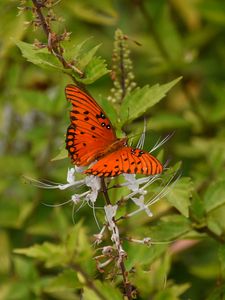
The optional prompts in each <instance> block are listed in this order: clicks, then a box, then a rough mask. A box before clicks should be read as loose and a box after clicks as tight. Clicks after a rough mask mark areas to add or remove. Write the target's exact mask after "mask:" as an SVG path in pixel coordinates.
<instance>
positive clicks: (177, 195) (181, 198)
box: [166, 177, 193, 217]
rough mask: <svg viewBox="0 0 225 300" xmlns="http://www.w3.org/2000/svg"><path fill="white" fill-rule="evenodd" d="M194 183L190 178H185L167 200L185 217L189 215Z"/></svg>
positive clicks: (172, 189) (176, 184)
mask: <svg viewBox="0 0 225 300" xmlns="http://www.w3.org/2000/svg"><path fill="white" fill-rule="evenodd" d="M192 191H193V183H192V181H191V179H190V178H189V177H183V178H180V179H178V181H177V182H176V183H175V184H174V186H173V187H172V188H171V190H170V192H169V193H168V194H167V195H166V199H167V200H168V201H169V203H170V204H172V205H173V206H174V207H176V209H177V210H179V212H181V213H182V214H183V215H184V216H185V217H188V215H189V206H190V197H191V196H192Z"/></svg>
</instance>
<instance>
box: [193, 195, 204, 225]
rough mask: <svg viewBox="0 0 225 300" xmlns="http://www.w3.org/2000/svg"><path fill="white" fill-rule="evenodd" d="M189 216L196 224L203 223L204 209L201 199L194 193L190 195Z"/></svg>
mask: <svg viewBox="0 0 225 300" xmlns="http://www.w3.org/2000/svg"><path fill="white" fill-rule="evenodd" d="M190 210H191V214H192V217H193V219H195V220H197V222H198V224H201V223H205V209H204V203H203V200H202V198H200V196H199V194H197V193H196V192H195V191H194V192H193V195H192V201H191V207H190Z"/></svg>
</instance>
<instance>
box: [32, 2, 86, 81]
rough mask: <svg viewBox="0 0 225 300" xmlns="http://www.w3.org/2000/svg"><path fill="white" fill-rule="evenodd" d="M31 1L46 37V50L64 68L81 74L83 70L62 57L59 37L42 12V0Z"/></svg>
mask: <svg viewBox="0 0 225 300" xmlns="http://www.w3.org/2000/svg"><path fill="white" fill-rule="evenodd" d="M32 2H33V5H34V8H35V12H36V14H37V17H38V19H39V22H40V24H41V27H42V28H43V31H44V33H45V35H46V37H47V40H48V50H49V51H50V52H51V53H52V54H53V55H54V56H56V57H57V58H58V60H59V61H60V62H61V63H62V65H63V67H64V68H65V69H72V70H74V71H75V72H77V73H78V74H79V75H80V76H83V72H82V71H81V70H79V69H78V68H77V67H75V66H74V65H72V64H71V63H69V62H67V61H66V60H65V58H64V57H63V48H62V47H61V45H60V37H59V36H58V35H57V34H56V33H55V32H53V31H52V30H51V28H50V25H49V23H48V22H47V20H46V18H45V17H44V15H43V13H42V8H43V7H45V5H44V4H43V3H42V1H37V0H32Z"/></svg>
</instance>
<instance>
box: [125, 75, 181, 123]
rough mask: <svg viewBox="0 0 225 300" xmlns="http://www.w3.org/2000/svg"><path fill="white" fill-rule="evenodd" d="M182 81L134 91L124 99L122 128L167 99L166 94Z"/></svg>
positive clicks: (178, 79) (176, 80)
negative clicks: (163, 99)
mask: <svg viewBox="0 0 225 300" xmlns="http://www.w3.org/2000/svg"><path fill="white" fill-rule="evenodd" d="M180 80H181V77H179V78H177V79H175V80H173V81H171V82H169V83H166V84H163V85H159V84H156V85H154V86H152V87H149V86H148V85H146V86H144V87H143V88H136V89H135V90H133V91H132V92H131V93H130V94H128V95H127V96H126V97H125V98H124V100H123V103H122V105H121V109H120V120H121V127H122V126H123V125H124V124H125V123H127V122H131V121H132V120H134V119H136V118H138V117H140V116H141V115H143V114H144V113H145V112H146V111H147V110H148V109H149V108H151V107H152V106H153V105H155V104H156V103H157V102H159V101H160V100H161V99H162V98H163V97H165V95H166V93H167V92H168V91H169V90H170V89H171V88H172V87H173V86H174V85H175V84H176V83H177V82H178V81H180Z"/></svg>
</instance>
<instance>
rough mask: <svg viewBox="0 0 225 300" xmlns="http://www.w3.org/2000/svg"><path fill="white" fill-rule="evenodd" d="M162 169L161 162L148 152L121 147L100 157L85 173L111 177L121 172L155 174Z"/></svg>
mask: <svg viewBox="0 0 225 300" xmlns="http://www.w3.org/2000/svg"><path fill="white" fill-rule="evenodd" d="M162 171H163V166H162V164H161V163H160V162H159V161H158V160H157V159H156V158H155V157H154V156H152V155H151V154H149V153H148V152H145V151H143V150H140V149H135V148H132V147H123V148H121V149H119V150H117V151H115V152H113V153H110V154H108V155H106V156H105V157H103V158H101V159H100V160H99V161H98V162H96V163H95V164H94V165H93V166H92V167H91V168H89V169H87V170H86V171H85V173H86V174H92V175H96V176H99V177H109V176H112V177H113V176H117V175H120V174H122V173H128V174H144V175H156V174H160V173H162Z"/></svg>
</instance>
